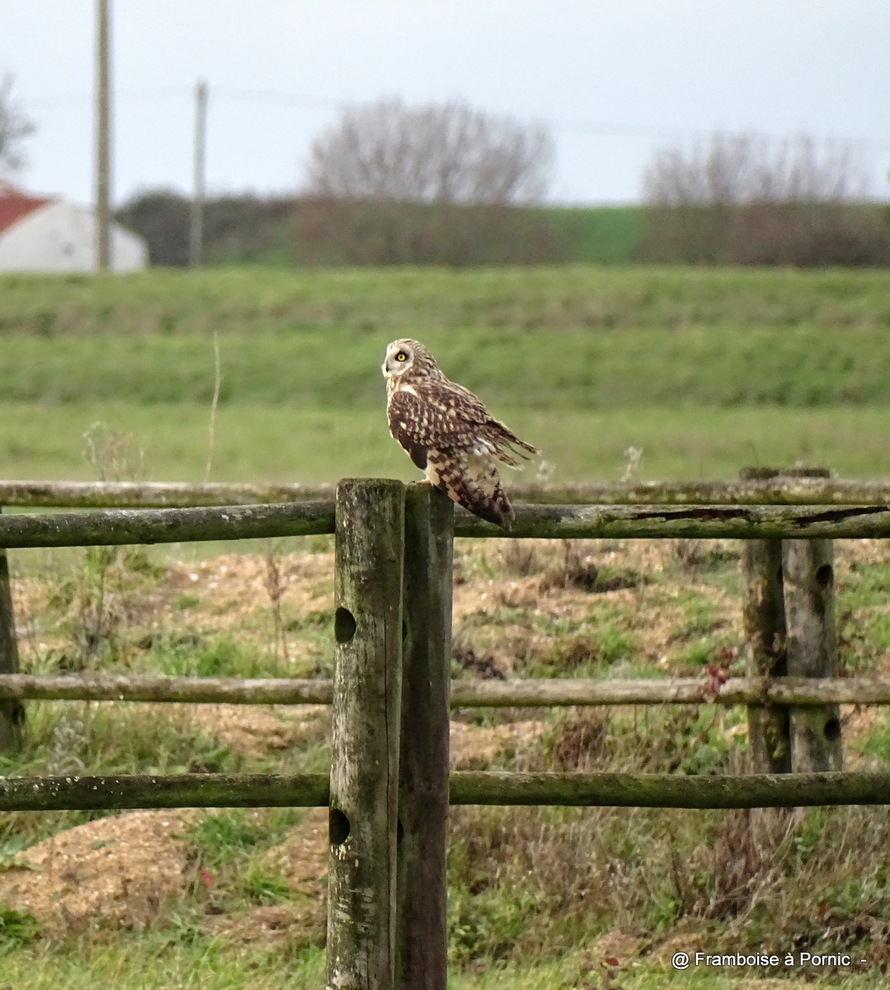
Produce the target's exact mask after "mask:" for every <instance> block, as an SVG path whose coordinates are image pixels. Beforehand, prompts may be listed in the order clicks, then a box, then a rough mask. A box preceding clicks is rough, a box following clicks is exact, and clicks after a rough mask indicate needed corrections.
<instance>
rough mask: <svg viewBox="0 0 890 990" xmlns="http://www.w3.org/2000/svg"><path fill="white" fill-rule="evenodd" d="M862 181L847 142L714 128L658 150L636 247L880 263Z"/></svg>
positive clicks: (752, 259)
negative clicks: (690, 144)
mask: <svg viewBox="0 0 890 990" xmlns="http://www.w3.org/2000/svg"><path fill="white" fill-rule="evenodd" d="M867 196H868V181H867V176H866V172H865V169H864V167H863V165H862V161H861V156H860V155H859V154H858V153H857V151H856V149H855V148H854V147H853V146H851V145H845V144H841V143H835V142H817V141H816V140H814V139H813V138H812V137H809V136H805V135H804V136H800V137H798V138H794V139H788V140H784V141H778V142H777V141H774V140H770V139H767V138H765V137H763V136H760V135H757V134H740V135H725V134H719V133H718V134H715V135H714V136H713V137H712V138H711V139H710V141H709V142H707V143H706V144H704V145H699V146H696V147H694V148H692V149H691V150H684V149H681V148H666V149H663V150H661V151H659V152H658V153H657V154H656V155H655V158H654V159H653V161H652V163H651V164H650V165H649V167H648V168H647V169H646V171H645V173H644V177H643V199H644V201H645V203H646V204H647V208H648V209H647V225H646V233H645V236H644V247H643V253H644V254H645V255H646V256H647V257H649V258H653V259H659V260H674V261H687V262H707V263H714V262H731V263H741V264H792V265H793V264H796V265H819V264H842V265H843V264H850V265H860V264H884V263H886V262H887V261H888V260H890V228H888V226H887V224H886V223H885V222H884V221H883V219H882V216H881V214H880V213H879V212H878V211H877V210H876V209H874V208H869V207H868V206H866V205H864V204H865V200H866V199H867Z"/></svg>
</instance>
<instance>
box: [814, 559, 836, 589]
mask: <svg viewBox="0 0 890 990" xmlns="http://www.w3.org/2000/svg"><path fill="white" fill-rule="evenodd" d="M833 580H834V568H833V567H832V566H831V564H823V565H822V566H821V567H819V568H817V569H816V584H818V585H819V587H820V588H828V587H830V585H831V582H832V581H833Z"/></svg>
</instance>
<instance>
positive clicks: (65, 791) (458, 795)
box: [0, 770, 890, 811]
mask: <svg viewBox="0 0 890 990" xmlns="http://www.w3.org/2000/svg"><path fill="white" fill-rule="evenodd" d="M449 792H450V798H449V803H450V804H452V805H555V806H560V807H585V808H590V807H616V808H690V809H692V808H699V809H705V808H712V809H721V808H723V809H729V808H793V807H808V806H816V805H851V804H856V805H876V804H890V773H878V772H866V771H855V772H846V773H800V774H752V775H750V776H745V777H739V776H732V777H722V776H712V777H705V776H678V775H674V774H658V773H499V772H498V771H492V770H463V771H455V772H453V773H451V774H450V777H449ZM329 801H330V777H329V775H328V774H324V773H311V774H290V775H278V774H225V773H223V774H211V773H208V774H174V775H171V776H163V777H162V776H124V777H76V776H71V777H4V778H0V811H86V810H89V811H93V810H100V809H107V810H115V811H121V810H130V809H136V808H140V809H141V808H262V807H268V808H282V807H290V808H314V807H325V806H327V805H328V804H329Z"/></svg>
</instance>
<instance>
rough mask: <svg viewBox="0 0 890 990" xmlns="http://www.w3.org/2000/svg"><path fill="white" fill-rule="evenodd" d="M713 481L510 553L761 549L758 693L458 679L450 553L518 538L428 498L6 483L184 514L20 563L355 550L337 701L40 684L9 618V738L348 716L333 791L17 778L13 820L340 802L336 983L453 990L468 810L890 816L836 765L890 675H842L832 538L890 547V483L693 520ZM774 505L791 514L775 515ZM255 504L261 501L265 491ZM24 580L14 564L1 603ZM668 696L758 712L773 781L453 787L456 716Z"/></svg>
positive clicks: (339, 574) (4, 496)
mask: <svg viewBox="0 0 890 990" xmlns="http://www.w3.org/2000/svg"><path fill="white" fill-rule="evenodd" d="M817 485H818V486H821V488H820V490H821V491H822V492H823V495H822V498H823V499H824V501H822V502H818V501H817V502H812V503H808V502H804V501H802V500H801V495H800V493H801V492H803V493H804V494H806V493H813V492H814V491H815V489H816V487H817ZM692 487H693V486H684V490H685V492H686V497H685V499H683V500H682V501H679V502H675V503H672V504H663V503H661V502H660V501H659V496H661V495H663V494H664V489H661V490H655V488H654V486H653V487H652V490H651V491H649V493H648V495H649V496H650V497H649V501H648V502H647V501H645V500H644V499H642V498H641V497H640V496H642V495H643V494H646V493H644V492H642V491H641V489H640V487H639V486H638V487H637V488H634V489H630V491H631V492H634V493H635V496H636V498H635V500H634V501H633V502H632V503H628V502H627V501H626V493H627V490H626V489H625V490H624V493H625V494H624V495H621V494H618V493H614V497H613V498H612V500H611V502H612V504H607V503H606V502H605V498H606V497H607V496H608V492H607V491H606V490H604V489H600V490H599V491H600V498H601V499H602V500H603V501H602V502H601V504H598V505H575V504H549V505H534V504H527V505H521V506H519V507H518V509H517V520H516V526H515V529H514V531H513V533H512V534H511V535H512V536H515V537H517V538H523V537H532V536H534V537H538V536H548V537H553V536H557V537H564V538H577V537H586V538H602V537H621V538H637V537H660V538H665V537H683V538H714V537H732V538H741V539H743V540H745V541H746V550H745V566H746V570H747V591H746V597H745V601H744V603H743V612H744V617H745V625H746V634H747V637H748V639H749V642H750V644H751V646H750V654H751V659H750V668H749V674H750V676H748V677H746V678H734V679H731V680H729V681H727V682H725V683H723V684H718V685H713V684H708V683H703V682H701V681H698V680H694V679H685V680H682V681H676V680H674V681H667V682H664V683H661V684H659V683H655V682H648V681H647V682H624V683H622V682H611V683H608V682H607V683H600V682H565V681H562V682H559V681H557V682H527V681H525V682H513V683H506V684H496V685H495V684H473V685H470V684H462V683H460V682H458V683H456V684H454V685H453V686H452V685H450V681H449V678H450V660H451V658H450V633H451V559H452V542H453V537H454V536H503V533H502V532H501V531H500V530H497V529H496V528H495V527H492V526H490V525H489V524H486V523H483V522H480V521H479V520H476V519H475V518H473V517H471V516H468V515H466V514H465V513H463V512H461V511H458V512H456V513H455V512H454V511H453V506H452V504H451V503H450V502H449V501H448V500H447V499H446V498H444V497H443V496H441V495H440V494H439V493H438V492H435V491H432V490H431V489H430V488H429V487H428V486H424V485H416V486H408V487H407V488H406V486H404V485H402V484H401V483H400V482H394V481H381V480H363V481H344V482H341V484H340V485H339V486H338V487H337V489H336V492H335V495H334V498H331V497H330V494H329V493H327V492H313V493H312V494H313V495H317V496H318V497H317V498H312V499H306V498H305V497H304V496H305V495H306V494H307V493H306V490H305V489H299V490H296V491H293V492H291V495H296V496H297V500H296V501H293V500H291V501H286V502H284V503H282V504H260V505H248V504H241V505H232V504H219V503H220V502H221V501H222V500H223V498H224V492H223V491H222V489H221V486H202V492H203V493H204V495H205V496H206V500H207V501H208V502H215V504H212V505H204V506H194V505H192V506H190V507H176V506H175V505H174V506H171V505H170V501H169V500H184V499H186V498H187V497H189V496H188V495H187V494H186V493H185V489H184V486H178V487H177V486H144V485H143V486H129V487H127V488H126V489H125V488H124V487H123V486H116V488H115V489H114V490H112V488H111V487H110V486H105V487H104V490H103V489H102V488H101V486H91V487H89V488H87V487H86V486H67V493H68V494H67V495H65V497H62V496H61V494H60V492H61V489H57V488H56V489H54V486H40V485H37V484H34V483H18V487H16V486H15V485H11V484H10V485H7V486H5V487H4V486H2V485H0V501H3V502H4V503H5V504H6V505H16V504H17V505H22V504H28V505H34V504H41V505H49V504H54V505H58V504H59V503H60V502H62V503H65V502H67V503H68V507H71V505H72V503H73V505H75V506H83V505H88V506H93V507H95V506H97V505H102V504H107V500H117V501H118V502H119V501H122V500H123V499H126V500H127V501H128V504H130V505H133V506H145V505H147V504H153V505H156V504H158V503H159V502H160V503H161V504H162V505H165V506H167V507H165V508H128V509H121V508H116V509H105V510H102V509H96V508H91V510H90V511H86V512H83V511H79V512H74V513H54V514H51V515H5V516H0V546H4V547H6V548H20V547H21V548H25V547H56V546H89V545H112V544H127V543H144V544H149V543H163V542H183V541H191V540H216V539H239V538H246V537H270V536H275V537H280V536H292V535H303V534H311V533H331V532H334V533H335V548H336V552H335V568H336V574H335V615H334V617H333V618H334V622H333V626H334V639H335V642H336V665H335V676H334V680H333V683H324V682H307V681H288V680H255V681H232V680H227V679H197V678H196V679H192V678H170V679H165V678H135V677H133V678H118V677H113V676H107V675H103V676H92V677H86V676H84V677H80V678H71V677H52V678H49V677H45V678H41V677H33V676H28V675H23V674H20V673H18V672H17V669H16V668H17V663H16V656H15V639H14V635H13V633H12V624H11V610H10V609H9V608H8V605H7V606H4V605H3V604H2V603H0V624H2V630H0V669H4V670H6V671H7V673H6V674H3V675H0V716H5V719H4V723H5V725H6V732H7V735H8V738H10V739H11V738H12V737H14V735H15V734H16V732H17V731H18V727H19V725H20V719H21V715H20V712H21V707H20V706H21V704H22V701H23V700H25V699H28V698H51V697H55V698H112V697H114V698H121V699H124V700H128V699H129V700H152V701H186V700H188V701H220V700H224V701H229V702H232V701H235V702H240V703H254V704H255V703H265V702H273V701H274V702H290V703H300V702H305V701H309V702H316V703H317V702H325V703H327V702H330V703H331V704H332V706H333V709H332V716H333V717H332V766H331V771H330V775H327V774H298V775H230V774H203V775H181V776H166V777H145V776H133V777H65V778H4V779H0V810H6V811H15V810H35V809H37V810H52V809H63V808H104V809H118V808H169V807H250V806H276V805H277V806H281V805H288V806H319V805H321V806H328V807H329V809H330V810H329V837H330V848H331V870H330V879H329V898H328V986H329V987H331V988H333V987H359V986H361V987H365V988H380V990H388V988H391V987H398V988H400V990H405V988H408V987H410V988H413V990H416V988H429V990H432V988H437V990H443V988H444V987H445V983H446V979H445V949H446V929H445V826H446V819H447V809H448V805H449V803H451V804H561V805H578V806H593V805H616V806H638V807H682V808H740V807H744V808H749V807H792V806H802V805H810V804H890V774H887V773H861V772H860V773H843V772H840V771H839V767H840V722H839V720H838V718H837V708H836V706H837V704H839V703H841V702H849V701H855V702H860V703H874V704H885V703H888V702H890V681H883V680H877V679H871V680H862V681H853V680H848V679H838V678H835V677H834V676H832V675H833V674H834V671H833V669H832V662H833V659H834V657H833V651H834V646H833V609H834V606H833V570H832V568H833V564H832V560H831V543H830V541H831V540H832V539H834V538H862V537H880V538H887V537H888V536H890V509H888V507H887V505H886V501H890V497H888V496H890V491H887V490H886V489H884V488H880V487H879V486H873V488H871V489H870V488H869V486H858V487H857V488H853V487H852V486H850V488H849V489H847V490H844V488H843V486H839V484H838V483H837V482H830V480H827V479H806V480H803V479H801V480H798V481H794V482H791V481H785V480H781V479H762V480H760V481H757V480H753V479H744V480H743V481H742V482H740V483H739V485H738V486H735V490H734V491H733V492H732V494H733V496H734V498H733V499H732V500H729V499H728V498H718V499H712V500H710V501H708V503H707V504H695V502H696V498H697V496H696V493H695V492H694V491H693V490H692ZM732 487H733V486H727V488H728V489H731V488H732ZM767 489H769V490H771V491H772V492H773V501H774V502H777V503H779V504H760V503H758V502H757V499H758V498H760V499H761V500H764V499H765V497H766V496H765V494H764V491H765V490H767ZM851 489H852V492H853V494H855V495H856V496H857V497H856V498H855V499H853V498H852V495H851ZM53 490H55V494H53ZM257 491H260V490H259V489H248V488H242V489H241V492H242V494H243V495H246V496H248V497H249V496H250V495H251V493H255V492H257ZM262 491H267V490H265V489H263V490H262ZM275 491H276V492H279V493H281V492H283V490H282V489H276V490H275ZM676 491H677V493H678V494H679V488H677V489H676ZM714 491H715V489H713V487H712V489H711V490H710V491H709V492H708V493H707V494H710V495H713V494H714ZM703 492H704V489H703V490H702V492H699V495H701V494H702V493H703ZM192 494H193V495H194V490H192ZM530 494H531V495H534V492H532V493H530ZM724 494H725V493H724ZM576 496H577V491H576ZM862 496H865V497H862ZM198 498H200V496H198ZM103 500H106V501H103ZM153 500H154V501H153ZM236 500H237V499H236ZM850 501H854V502H855V503H856V504H848V503H849V502H850ZM181 504H182V503H181V501H179V502H177V505H181ZM4 576H6V575H5V560H4V561H3V562H2V564H0V599H3V598H4V593H3V579H4ZM6 577H7V583H6V593H5V597H6V599H7V603H8V576H6ZM4 644H5V645H4ZM783 647H784V648H783ZM826 675H827V676H826ZM663 702H682V703H695V702H717V703H721V704H738V703H744V704H746V705H747V706H748V711H749V726H750V729H751V745H752V754H753V757H754V760H755V764H754V765H755V769H759V770H770V771H773V772H769V773H764V772H758V773H754V774H751V775H745V776H723V777H678V776H672V775H662V774H583V773H536V774H512V773H511V774H505V773H497V772H491V771H488V772H463V773H452V774H450V775H449V773H448V717H449V705H450V704H451V705H455V704H460V705H469V704H482V705H497V704H510V705H516V704H554V703H555V704H573V705H574V704H616V703H620V704H631V703H634V704H638V703H641V704H652V703H663ZM787 770H794V771H799V770H804V771H806V772H802V773H801V772H795V773H790V774H789V773H786V772H785V771H787Z"/></svg>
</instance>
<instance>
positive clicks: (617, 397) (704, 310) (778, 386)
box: [0, 267, 890, 481]
mask: <svg viewBox="0 0 890 990" xmlns="http://www.w3.org/2000/svg"><path fill="white" fill-rule="evenodd" d="M888 330H890V285H888V280H887V279H886V277H885V276H884V275H883V273H874V272H833V271H828V272H806V273H804V272H796V271H744V272H738V271H730V270H693V269H690V270H683V269H672V270H668V269H658V268H651V269H650V268H637V269H625V268H616V267H602V268H596V267H569V268H539V269H529V270H518V269H492V270H473V271H461V272H453V271H440V270H417V269H395V270H390V271H382V272H374V271H367V270H361V271H359V270H345V271H308V272H294V273H288V272H282V271H280V270H277V271H274V270H273V271H266V270H259V269H253V270H246V269H231V270H226V269H224V270H218V271H204V272H200V273H189V272H164V271H150V272H146V273H140V274H139V275H134V276H128V277H126V278H114V279H88V278H86V277H80V276H78V277H70V278H38V277H24V276H18V277H13V276H7V277H6V278H4V279H2V280H0V334H2V344H3V346H2V350H0V375H2V381H3V388H2V390H0V474H2V475H4V476H6V477H10V478H11V477H22V476H25V475H30V476H35V477H43V478H47V477H53V476H56V477H60V476H63V475H64V476H68V477H72V478H76V477H89V476H90V473H91V470H92V469H91V467H90V465H89V463H88V462H87V461H86V460H85V459H84V455H83V440H82V435H83V434H84V432H85V431H87V430H89V428H90V427H91V426H92V425H93V424H94V423H102V424H104V426H105V428H106V430H108V431H112V432H115V433H117V434H121V435H126V437H127V438H128V440H127V442H128V443H130V444H131V446H132V448H133V452H134V456H138V451H140V450H141V451H144V453H145V457H144V462H143V464H142V468H141V470H142V471H143V472H144V476H145V477H148V478H157V479H175V478H180V479H182V480H188V479H194V478H199V477H203V474H204V472H205V470H206V465H207V461H208V457H209V456H210V453H211V451H210V445H211V439H210V434H209V423H210V409H211V401H212V397H213V395H214V391H215V388H216V386H217V384H218V385H219V406H218V418H217V421H216V430H215V433H214V436H213V450H212V455H213V456H212V477H213V478H215V479H216V480H226V479H229V478H231V479H233V480H235V479H243V478H252V479H255V480H274V481H279V480H287V479H291V480H305V481H313V480H327V481H332V480H336V478H337V477H339V476H344V475H354V474H381V475H382V474H395V475H397V476H400V477H412V476H413V475H412V472H411V470H410V466H409V465H408V462H407V460H406V459H404V457H403V456H402V455H401V454H400V453H399V452H398V450H396V449H395V447H394V445H393V443H392V441H391V440H390V439H389V437H388V435H387V431H386V427H385V422H384V415H383V389H382V382H381V378H380V374H379V363H380V360H381V356H382V352H383V348H384V346H385V344H386V342H387V341H388V340H390V339H392V338H394V337H396V336H416V337H419V338H420V339H422V340H424V341H425V342H426V343H428V344H429V345H430V346H431V347H432V348H433V349H434V352H435V353H436V354H437V355H438V357H439V359H440V361H441V363H442V365H443V366H444V368H445V370H446V372H447V373H448V374H450V375H451V376H452V377H454V378H455V379H457V380H459V381H462V382H464V383H465V384H467V385H468V386H469V387H471V388H473V389H474V390H476V391H478V392H479V393H480V394H481V395H482V396H483V397H484V398H485V400H486V401H487V402H488V404H489V405H490V406H491V408H492V409H493V411H494V412H495V413H496V414H497V415H499V416H501V417H502V418H504V419H505V420H507V421H508V422H509V423H510V425H511V426H513V427H514V428H515V429H516V430H517V431H519V432H520V433H522V434H524V435H527V436H528V438H529V439H530V440H532V441H533V442H534V443H536V444H537V445H538V446H540V447H541V449H542V450H543V451H544V457H545V460H546V461H547V464H548V470H550V471H552V472H553V477H554V478H555V479H557V480H585V479H591V478H597V479H604V480H612V479H615V478H617V477H620V476H621V475H622V473H623V472H624V470H625V462H626V455H625V451H626V450H627V448H629V447H635V448H638V449H640V450H642V451H643V459H642V462H641V465H640V471H641V473H640V475H639V476H640V477H641V478H644V479H660V478H662V479H668V478H699V477H712V478H713V477H733V476H735V475H736V474H737V472H738V470H739V469H740V468H741V467H744V466H748V465H751V464H780V465H781V464H789V463H792V462H795V461H798V460H807V461H810V462H812V463H816V464H818V465H820V466H826V467H830V468H832V469H834V470H835V471H836V472H837V473H839V474H840V475H843V476H851V477H883V476H886V475H887V473H888V471H890V467H888V465H887V464H886V458H885V456H884V450H883V444H882V438H883V437H884V436H886V435H887V432H888V426H890V414H888V413H887V405H886V402H885V398H886V396H885V393H886V388H887V373H888V366H890V348H888V343H887V334H888ZM217 355H218V358H219V368H220V372H221V377H220V380H219V382H218V383H217V378H216V359H217Z"/></svg>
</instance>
